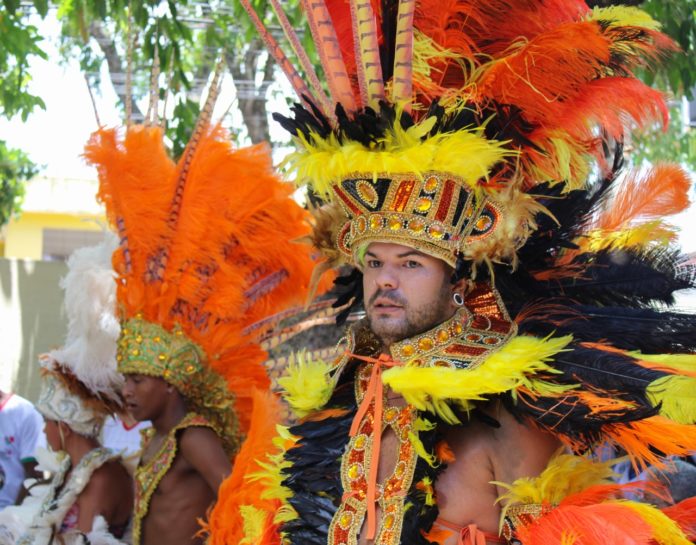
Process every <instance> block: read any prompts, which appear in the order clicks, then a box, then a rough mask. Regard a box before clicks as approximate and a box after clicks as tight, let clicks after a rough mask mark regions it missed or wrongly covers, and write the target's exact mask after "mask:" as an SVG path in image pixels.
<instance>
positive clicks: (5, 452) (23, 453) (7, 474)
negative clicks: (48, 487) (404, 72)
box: [0, 390, 46, 509]
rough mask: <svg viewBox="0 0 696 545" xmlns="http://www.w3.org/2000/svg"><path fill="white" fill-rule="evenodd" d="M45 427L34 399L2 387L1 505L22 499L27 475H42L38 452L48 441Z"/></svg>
mask: <svg viewBox="0 0 696 545" xmlns="http://www.w3.org/2000/svg"><path fill="white" fill-rule="evenodd" d="M43 427H44V421H43V418H42V417H41V415H40V414H39V412H38V411H37V410H36V409H35V408H34V405H32V404H31V402H30V401H27V400H26V399H24V398H23V397H20V396H18V395H17V394H13V393H10V392H3V391H2V390H0V509H3V508H5V507H7V506H8V505H14V504H15V503H18V500H19V501H21V500H22V498H23V496H24V494H25V491H24V487H23V483H24V479H26V478H30V477H34V478H39V477H40V475H39V474H38V472H37V471H36V469H35V468H36V458H35V452H36V448H37V447H43V446H45V445H46V438H45V436H44V433H43Z"/></svg>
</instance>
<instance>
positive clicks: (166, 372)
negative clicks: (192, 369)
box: [162, 369, 172, 378]
mask: <svg viewBox="0 0 696 545" xmlns="http://www.w3.org/2000/svg"><path fill="white" fill-rule="evenodd" d="M162 374H163V375H164V378H167V377H169V375H171V374H172V372H171V371H170V370H169V369H165V370H164V373H162Z"/></svg>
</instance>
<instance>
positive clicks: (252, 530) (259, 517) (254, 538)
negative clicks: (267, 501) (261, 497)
mask: <svg viewBox="0 0 696 545" xmlns="http://www.w3.org/2000/svg"><path fill="white" fill-rule="evenodd" d="M239 511H240V513H241V515H242V520H243V521H244V522H243V525H244V539H242V540H241V541H240V542H239V543H240V545H248V544H250V543H257V542H258V541H259V539H260V538H261V535H262V534H263V531H264V528H265V526H266V518H267V516H268V513H267V512H266V511H264V510H263V509H258V508H256V507H254V506H253V505H240V506H239Z"/></svg>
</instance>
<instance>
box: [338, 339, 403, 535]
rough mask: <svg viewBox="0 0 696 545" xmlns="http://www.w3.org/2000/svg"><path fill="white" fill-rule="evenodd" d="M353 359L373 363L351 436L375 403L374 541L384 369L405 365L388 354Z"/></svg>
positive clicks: (370, 504)
mask: <svg viewBox="0 0 696 545" xmlns="http://www.w3.org/2000/svg"><path fill="white" fill-rule="evenodd" d="M347 354H348V356H350V357H351V358H355V359H358V360H362V361H365V362H367V363H372V364H373V366H372V373H371V374H370V381H369V382H368V384H367V390H365V396H364V397H363V400H362V403H360V407H358V412H357V413H355V418H353V423H352V424H351V426H350V436H351V437H355V436H356V435H357V434H358V431H359V430H360V424H361V423H362V421H363V418H365V415H366V414H367V411H368V409H369V408H370V405H371V404H372V402H373V401H374V403H375V417H374V423H373V426H374V430H373V440H372V456H371V460H370V469H369V472H368V476H367V498H366V501H367V536H366V537H367V539H374V538H375V533H376V531H377V505H376V504H377V470H378V469H379V450H380V447H381V445H382V411H383V404H384V403H383V401H384V400H383V395H384V385H383V384H382V367H398V366H401V365H403V363H401V362H397V361H394V360H393V359H391V356H389V355H388V354H380V356H379V358H376V359H375V358H370V357H368V356H358V355H357V354H351V353H350V352H348V353H347Z"/></svg>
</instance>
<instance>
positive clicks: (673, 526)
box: [618, 501, 691, 545]
mask: <svg viewBox="0 0 696 545" xmlns="http://www.w3.org/2000/svg"><path fill="white" fill-rule="evenodd" d="M618 503H621V504H622V505H625V506H626V507H629V508H630V509H632V510H633V511H635V512H636V513H638V515H640V517H641V518H642V519H643V520H644V521H645V522H646V523H648V525H649V526H650V527H651V528H652V530H653V539H654V540H655V542H656V543H658V545H690V544H691V541H689V539H688V538H687V537H686V535H684V532H682V531H681V529H680V528H679V525H678V524H677V523H676V522H675V521H673V520H672V519H671V518H669V517H668V516H667V515H665V514H664V513H663V512H662V511H660V510H659V509H658V508H657V507H654V506H652V505H649V504H647V503H640V502H636V501H621V502H618Z"/></svg>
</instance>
